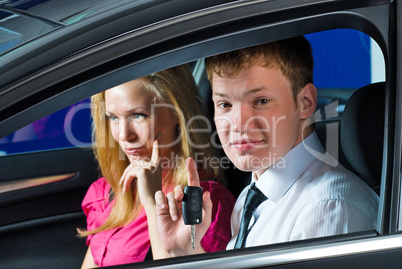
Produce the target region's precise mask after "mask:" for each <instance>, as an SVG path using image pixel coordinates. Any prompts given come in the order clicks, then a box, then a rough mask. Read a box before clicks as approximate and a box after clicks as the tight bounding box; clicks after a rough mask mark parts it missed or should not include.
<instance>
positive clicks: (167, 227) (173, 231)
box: [155, 158, 212, 257]
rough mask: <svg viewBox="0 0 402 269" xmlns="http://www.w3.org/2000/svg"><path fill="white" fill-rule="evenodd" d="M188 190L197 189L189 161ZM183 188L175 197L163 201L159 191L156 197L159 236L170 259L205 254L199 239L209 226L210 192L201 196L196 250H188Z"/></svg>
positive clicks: (187, 164)
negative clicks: (201, 216)
mask: <svg viewBox="0 0 402 269" xmlns="http://www.w3.org/2000/svg"><path fill="white" fill-rule="evenodd" d="M186 168H187V179H188V185H189V186H197V187H199V186H200V179H199V176H198V172H197V167H196V165H195V162H194V160H193V159H192V158H188V159H187V160H186ZM183 197H184V187H183V186H181V185H179V186H176V187H175V189H174V193H168V194H167V196H166V197H165V195H164V193H163V192H162V191H158V192H157V193H156V194H155V200H156V212H157V221H158V229H159V236H160V238H161V241H162V243H163V245H164V248H165V250H166V251H167V253H168V254H169V256H171V257H176V256H182V255H189V254H196V253H204V252H205V251H204V249H203V248H202V246H201V239H202V238H203V237H204V235H205V233H206V231H207V230H208V228H209V226H210V225H211V218H212V216H211V215H212V201H211V197H210V196H209V192H204V193H203V210H202V211H203V212H202V213H203V222H202V223H201V224H199V225H195V249H192V248H191V226H190V225H185V224H184V221H183V214H182V200H183Z"/></svg>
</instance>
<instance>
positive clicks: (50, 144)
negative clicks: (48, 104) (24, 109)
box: [0, 98, 91, 155]
mask: <svg viewBox="0 0 402 269" xmlns="http://www.w3.org/2000/svg"><path fill="white" fill-rule="evenodd" d="M90 114H91V110H90V99H89V98H88V99H85V100H83V101H81V102H78V103H76V104H74V105H71V106H69V107H66V108H64V109H61V110H60V111H57V112H56V113H53V114H51V115H49V116H46V117H44V118H42V119H40V120H38V121H36V122H34V123H32V124H29V125H28V126H25V127H24V128H21V129H20V130H18V131H16V132H14V133H12V134H10V135H8V136H6V137H4V138H3V139H0V154H1V155H7V154H14V153H22V152H32V151H39V150H48V149H57V148H69V147H79V146H86V145H89V144H91V117H90Z"/></svg>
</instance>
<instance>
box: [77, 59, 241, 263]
mask: <svg viewBox="0 0 402 269" xmlns="http://www.w3.org/2000/svg"><path fill="white" fill-rule="evenodd" d="M92 105H93V111H92V116H93V129H94V130H93V134H94V135H93V136H94V145H96V147H95V156H96V158H97V160H98V162H99V165H100V169H101V172H102V175H103V177H102V178H99V179H98V180H97V181H95V182H94V183H93V184H92V185H91V186H90V188H89V190H88V192H87V194H86V196H85V198H84V200H83V203H82V207H83V210H84V213H85V214H86V216H87V230H80V231H79V234H80V236H87V245H88V246H89V247H88V251H87V254H86V256H85V259H84V262H83V265H82V267H83V268H87V267H93V266H110V265H117V264H124V263H132V262H140V261H144V259H145V258H146V256H147V254H148V255H149V254H150V253H151V252H150V249H151V250H152V255H153V258H154V259H160V258H167V257H168V255H167V253H166V251H165V250H164V249H163V247H162V244H161V242H160V238H159V233H158V230H157V223H156V208H155V192H157V191H158V190H162V191H163V192H164V193H168V192H172V191H173V190H174V187H175V186H176V185H187V174H186V172H187V171H186V170H187V168H186V159H187V158H188V157H192V158H196V160H197V164H198V166H197V167H198V172H199V173H200V179H201V186H202V187H203V189H204V191H209V194H210V196H211V200H212V203H213V214H212V224H211V226H210V228H209V229H208V231H207V232H206V233H205V235H204V237H203V238H202V240H201V242H200V244H198V245H197V246H196V248H195V250H194V253H199V252H211V251H218V250H223V249H225V247H226V245H227V243H228V242H229V240H230V237H231V234H230V215H231V212H232V208H233V205H234V202H235V198H234V197H233V196H232V195H231V193H230V192H229V191H228V190H227V189H226V188H225V187H224V186H223V185H222V182H221V181H220V180H221V177H220V176H219V170H218V167H214V168H213V167H212V166H211V165H212V163H211V160H213V158H214V157H215V156H216V155H215V152H214V150H213V148H212V142H211V140H210V138H211V136H210V135H208V134H207V133H206V132H205V131H206V130H208V127H209V126H208V125H207V124H209V122H208V121H206V119H205V118H204V117H202V112H201V107H200V100H199V98H198V91H197V87H196V84H195V82H194V79H193V77H192V74H191V72H190V69H189V68H188V67H187V66H178V67H174V68H170V69H167V70H163V71H160V72H157V73H154V74H151V75H148V76H145V77H142V78H139V79H136V80H133V81H130V82H127V83H124V84H122V85H119V86H117V87H114V88H111V89H109V90H107V91H105V92H102V93H99V94H97V95H95V96H93V97H92ZM215 158H216V157H215ZM219 182H221V183H219ZM150 246H151V248H150Z"/></svg>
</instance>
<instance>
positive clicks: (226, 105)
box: [218, 103, 232, 108]
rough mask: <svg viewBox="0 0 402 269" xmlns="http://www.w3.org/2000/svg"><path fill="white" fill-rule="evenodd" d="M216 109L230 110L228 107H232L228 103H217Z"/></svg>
mask: <svg viewBox="0 0 402 269" xmlns="http://www.w3.org/2000/svg"><path fill="white" fill-rule="evenodd" d="M218 107H220V108H230V107H232V105H231V104H229V103H218Z"/></svg>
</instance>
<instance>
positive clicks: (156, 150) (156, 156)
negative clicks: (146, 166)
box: [151, 139, 160, 167]
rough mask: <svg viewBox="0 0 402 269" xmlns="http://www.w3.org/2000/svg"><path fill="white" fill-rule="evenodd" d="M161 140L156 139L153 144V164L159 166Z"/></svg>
mask: <svg viewBox="0 0 402 269" xmlns="http://www.w3.org/2000/svg"><path fill="white" fill-rule="evenodd" d="M159 154H160V150H159V141H158V139H155V141H154V143H153V145H152V155H151V165H152V166H154V167H157V166H158V163H159Z"/></svg>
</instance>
